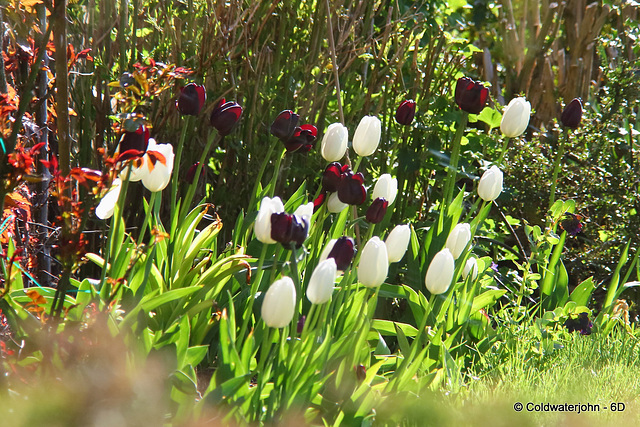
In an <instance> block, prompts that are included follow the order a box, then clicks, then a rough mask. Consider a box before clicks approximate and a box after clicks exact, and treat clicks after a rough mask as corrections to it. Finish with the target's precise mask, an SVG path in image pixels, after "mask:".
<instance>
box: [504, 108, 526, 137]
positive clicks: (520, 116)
mask: <svg viewBox="0 0 640 427" xmlns="http://www.w3.org/2000/svg"><path fill="white" fill-rule="evenodd" d="M530 116H531V104H530V103H529V101H527V100H526V99H525V98H513V99H512V100H511V102H509V105H507V108H505V110H504V114H503V115H502V121H501V122H500V130H501V131H502V133H503V134H504V136H506V137H508V138H516V137H518V136H520V135H522V133H523V132H524V131H525V130H526V129H527V126H529V117H530Z"/></svg>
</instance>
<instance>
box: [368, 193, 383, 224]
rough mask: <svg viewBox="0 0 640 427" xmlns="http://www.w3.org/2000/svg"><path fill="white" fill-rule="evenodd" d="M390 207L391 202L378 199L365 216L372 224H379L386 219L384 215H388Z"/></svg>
mask: <svg viewBox="0 0 640 427" xmlns="http://www.w3.org/2000/svg"><path fill="white" fill-rule="evenodd" d="M388 206H389V202H387V201H386V200H385V199H383V198H381V197H380V198H377V199H375V200H374V201H373V203H371V206H369V209H367V213H366V215H365V219H366V220H367V221H368V222H370V223H371V224H378V223H380V221H382V220H383V219H384V215H385V214H386V213H387V207H388Z"/></svg>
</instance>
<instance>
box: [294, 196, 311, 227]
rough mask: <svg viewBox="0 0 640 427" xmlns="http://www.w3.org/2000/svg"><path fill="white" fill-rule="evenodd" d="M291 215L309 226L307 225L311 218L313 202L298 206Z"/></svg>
mask: <svg viewBox="0 0 640 427" xmlns="http://www.w3.org/2000/svg"><path fill="white" fill-rule="evenodd" d="M293 214H294V215H295V216H297V217H298V218H300V219H302V220H303V221H305V222H306V223H307V226H309V224H311V217H312V216H313V202H309V203H306V204H304V205H300V206H298V209H296V210H295V212H294V213H293Z"/></svg>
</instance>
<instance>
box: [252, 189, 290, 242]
mask: <svg viewBox="0 0 640 427" xmlns="http://www.w3.org/2000/svg"><path fill="white" fill-rule="evenodd" d="M279 212H284V205H283V204H282V200H280V197H274V198H273V199H271V198H269V197H265V198H264V199H262V202H260V209H259V210H258V216H257V217H256V222H255V225H254V231H255V233H256V238H257V239H258V240H259V241H261V242H262V243H267V244H270V243H276V241H275V240H274V239H273V238H272V237H271V215H273V214H274V213H279Z"/></svg>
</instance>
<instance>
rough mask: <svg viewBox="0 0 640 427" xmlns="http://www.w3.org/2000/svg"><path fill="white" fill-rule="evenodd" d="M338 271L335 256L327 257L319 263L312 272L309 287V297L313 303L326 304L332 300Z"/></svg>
mask: <svg viewBox="0 0 640 427" xmlns="http://www.w3.org/2000/svg"><path fill="white" fill-rule="evenodd" d="M337 273H338V271H337V266H336V260H335V259H333V258H327V259H326V260H324V261H322V262H321V263H319V264H318V266H317V267H316V268H315V269H314V270H313V273H312V274H311V279H310V280H309V287H308V288H307V298H308V299H309V301H311V304H324V303H325V302H328V301H329V300H331V294H333V284H334V282H335V280H336V276H337Z"/></svg>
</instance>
